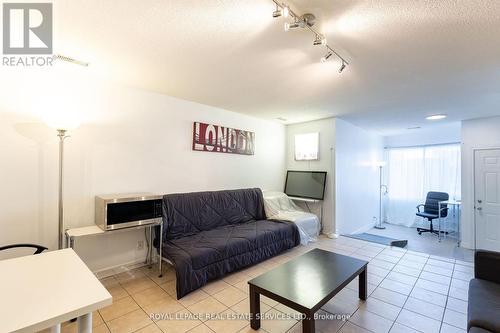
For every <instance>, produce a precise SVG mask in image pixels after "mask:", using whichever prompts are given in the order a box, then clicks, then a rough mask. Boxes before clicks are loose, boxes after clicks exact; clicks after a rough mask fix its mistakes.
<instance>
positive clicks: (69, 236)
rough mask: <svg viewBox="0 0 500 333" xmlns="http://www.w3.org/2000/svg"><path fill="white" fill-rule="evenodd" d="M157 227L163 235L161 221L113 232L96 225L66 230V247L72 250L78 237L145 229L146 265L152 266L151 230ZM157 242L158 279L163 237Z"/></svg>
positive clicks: (160, 273)
mask: <svg viewBox="0 0 500 333" xmlns="http://www.w3.org/2000/svg"><path fill="white" fill-rule="evenodd" d="M156 226H159V227H160V235H163V221H162V222H159V223H151V224H143V225H138V226H135V227H129V228H123V229H115V230H108V231H104V230H102V229H101V228H99V227H98V226H97V225H91V226H88V227H81V228H73V229H66V232H65V235H66V246H68V247H70V248H72V249H74V248H75V242H76V240H77V239H78V238H80V237H92V236H103V235H107V236H109V235H116V234H120V233H122V232H128V231H134V230H139V229H144V228H147V229H149V248H148V262H146V264H148V265H150V266H151V265H152V264H153V252H154V250H153V228H154V227H156ZM159 242H160V245H159V247H158V252H159V253H158V271H159V277H162V276H163V275H162V268H161V266H162V260H161V259H162V247H163V237H159Z"/></svg>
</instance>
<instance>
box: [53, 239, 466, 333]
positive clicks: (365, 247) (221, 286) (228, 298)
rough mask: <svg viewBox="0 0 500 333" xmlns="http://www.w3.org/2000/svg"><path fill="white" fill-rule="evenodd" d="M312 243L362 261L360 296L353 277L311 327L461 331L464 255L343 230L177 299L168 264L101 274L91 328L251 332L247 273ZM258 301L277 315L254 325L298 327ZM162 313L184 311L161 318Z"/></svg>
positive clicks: (345, 332)
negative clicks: (102, 299)
mask: <svg viewBox="0 0 500 333" xmlns="http://www.w3.org/2000/svg"><path fill="white" fill-rule="evenodd" d="M315 247H318V248H322V249H325V250H328V251H333V252H336V253H340V254H344V255H349V256H352V257H356V258H360V259H364V260H367V261H369V262H370V263H369V265H368V283H369V284H368V292H369V298H368V300H367V301H366V302H362V301H360V300H359V299H358V294H357V281H353V282H352V283H350V284H349V285H348V286H347V287H346V288H345V289H344V290H343V291H341V292H340V293H339V294H337V295H336V296H335V297H334V298H333V299H332V300H331V301H330V302H329V303H328V304H326V305H325V306H324V307H323V309H322V310H321V312H320V314H322V315H328V314H329V313H333V314H344V315H348V316H350V317H349V319H348V320H341V319H339V320H336V319H331V318H330V319H325V320H317V322H316V331H317V332H324V333H335V332H340V333H362V332H374V333H379V332H380V333H386V332H391V333H401V332H424V333H434V332H436V333H438V332H442V333H459V332H465V329H466V313H467V289H468V281H469V280H470V279H471V278H472V276H473V264H472V263H469V262H464V261H459V260H455V259H448V258H444V257H435V256H432V255H428V254H425V253H419V252H413V251H408V250H404V249H399V248H389V247H386V246H382V245H378V244H373V243H367V242H363V241H359V240H355V239H349V238H344V237H341V238H339V239H327V238H321V239H320V240H319V241H318V242H316V243H313V244H310V245H308V246H299V247H296V248H295V249H292V250H290V251H287V252H286V253H283V254H282V255H279V256H277V257H274V258H272V259H269V260H267V261H265V262H262V263H260V264H258V265H256V266H253V267H250V268H247V269H245V270H243V271H240V272H237V273H234V274H231V275H229V276H227V277H225V278H223V279H221V280H218V281H215V282H212V283H210V284H208V285H207V286H205V287H204V288H202V289H200V290H197V291H195V292H193V293H191V294H189V295H187V296H185V297H184V298H182V299H181V300H176V297H175V273H174V271H173V269H172V268H167V270H166V272H165V274H164V276H163V278H161V279H160V278H158V277H157V276H156V274H157V272H156V271H155V270H154V269H153V270H150V269H148V268H147V267H143V268H138V269H135V270H132V271H128V272H125V273H120V274H118V275H114V276H112V277H109V278H105V279H102V280H101V281H102V283H103V284H104V285H105V286H106V288H108V290H109V291H110V293H111V294H112V295H113V305H111V306H109V307H107V308H104V309H102V310H100V311H99V312H96V313H94V332H113V333H115V332H116V333H118V332H166V333H183V332H191V333H205V332H208V333H212V332H216V333H233V332H241V333H245V332H254V331H253V330H252V329H251V328H250V326H249V322H248V321H247V320H246V319H245V318H244V317H243V318H242V317H238V314H242V315H244V314H248V311H249V300H248V294H247V292H248V291H247V288H248V286H247V281H248V280H249V279H251V278H252V277H255V276H258V275H260V274H262V273H263V272H266V271H268V270H270V269H272V268H273V267H276V266H277V265H280V264H281V263H284V262H286V261H288V260H290V259H292V258H294V257H296V256H298V255H300V254H302V253H304V252H306V251H309V250H311V249H312V248H315ZM311 283H312V284H313V283H314V281H311ZM261 302H262V305H261V311H262V312H263V313H265V314H267V315H269V316H275V317H280V318H281V319H280V320H272V319H267V320H262V328H261V329H260V330H259V331H260V332H268V333H281V332H283V333H284V332H289V333H295V332H297V333H298V332H301V329H302V328H301V324H300V322H299V321H297V320H295V319H294V318H293V314H294V311H293V310H291V309H289V308H287V307H285V306H283V305H281V304H278V303H277V302H275V301H273V300H270V299H268V298H266V297H262V298H261ZM167 314H171V315H172V316H175V317H176V318H184V319H183V320H180V319H178V320H169V318H167ZM192 314H197V315H198V316H197V317H198V318H194V317H193V316H190V315H192ZM151 315H155V316H153V317H151ZM217 315H218V318H217V317H216V316H217ZM280 315H281V316H280ZM286 315H289V316H288V317H287V316H286ZM214 317H216V318H214ZM220 318H232V320H221V319H220ZM63 332H76V324H75V323H66V324H64V325H63Z"/></svg>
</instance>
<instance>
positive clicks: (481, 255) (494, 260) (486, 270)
mask: <svg viewBox="0 0 500 333" xmlns="http://www.w3.org/2000/svg"><path fill="white" fill-rule="evenodd" d="M474 265H475V266H474V277H475V278H476V279H483V280H487V281H491V282H494V283H498V284H500V253H499V252H493V251H486V250H477V251H476V253H475V254H474Z"/></svg>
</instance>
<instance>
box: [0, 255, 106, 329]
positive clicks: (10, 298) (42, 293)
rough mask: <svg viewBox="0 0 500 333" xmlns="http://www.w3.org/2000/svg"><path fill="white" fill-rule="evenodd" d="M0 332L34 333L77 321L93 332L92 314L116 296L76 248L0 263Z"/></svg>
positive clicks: (79, 324) (82, 326)
mask: <svg viewBox="0 0 500 333" xmlns="http://www.w3.org/2000/svg"><path fill="white" fill-rule="evenodd" d="M0 272H1V274H0V299H1V301H0V332H36V331H40V330H43V329H46V328H52V331H53V332H59V331H60V323H63V322H66V321H68V320H71V319H73V318H78V332H79V333H90V332H92V312H93V311H96V310H98V309H101V308H103V307H105V306H108V305H111V303H112V297H111V295H110V293H109V292H108V291H107V290H106V288H104V286H103V285H102V284H101V282H99V280H98V279H97V278H96V277H95V276H94V274H93V273H92V272H91V271H90V270H89V269H88V267H87V266H86V265H85V263H84V262H83V261H82V260H81V259H80V258H79V257H78V255H77V254H76V253H75V252H74V251H73V250H72V249H64V250H59V251H52V252H45V253H42V254H37V255H30V256H26V257H20V258H14V259H8V260H2V261H0Z"/></svg>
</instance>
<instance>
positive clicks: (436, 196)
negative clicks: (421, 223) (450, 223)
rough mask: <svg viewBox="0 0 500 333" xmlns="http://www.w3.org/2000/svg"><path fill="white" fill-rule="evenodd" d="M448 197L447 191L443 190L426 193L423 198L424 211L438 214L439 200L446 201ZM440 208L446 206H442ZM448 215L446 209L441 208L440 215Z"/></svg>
mask: <svg viewBox="0 0 500 333" xmlns="http://www.w3.org/2000/svg"><path fill="white" fill-rule="evenodd" d="M449 198H450V196H449V195H448V193H444V192H429V193H427V198H426V199H425V205H424V212H425V213H429V214H435V215H438V214H439V205H438V202H440V201H447V200H448V199H449ZM441 208H446V207H445V206H442V207H441ZM446 216H448V209H443V211H442V212H441V217H446Z"/></svg>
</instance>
